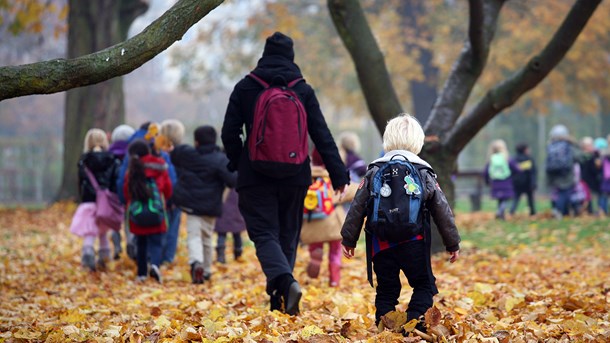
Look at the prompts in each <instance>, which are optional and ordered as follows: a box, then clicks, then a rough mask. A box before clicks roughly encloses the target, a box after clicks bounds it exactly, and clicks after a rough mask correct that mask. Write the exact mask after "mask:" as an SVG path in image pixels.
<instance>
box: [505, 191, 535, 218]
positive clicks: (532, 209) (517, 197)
mask: <svg viewBox="0 0 610 343" xmlns="http://www.w3.org/2000/svg"><path fill="white" fill-rule="evenodd" d="M522 194H525V196H526V197H527V206H528V207H529V208H530V215H534V214H536V203H535V202H534V191H533V190H524V189H515V197H514V198H513V205H512V207H511V208H510V214H515V211H517V206H519V200H520V199H521V195H522Z"/></svg>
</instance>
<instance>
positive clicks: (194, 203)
mask: <svg viewBox="0 0 610 343" xmlns="http://www.w3.org/2000/svg"><path fill="white" fill-rule="evenodd" d="M170 157H171V160H172V164H173V165H174V168H176V174H178V182H177V183H176V185H175V187H174V192H173V195H172V201H173V202H174V203H175V204H176V206H178V207H179V208H180V209H181V210H182V211H184V212H186V213H188V214H193V215H200V216H212V217H219V216H220V215H221V214H222V194H223V192H224V189H225V187H230V188H234V187H235V184H236V182H237V173H235V172H230V171H229V170H228V169H227V163H228V162H229V160H228V159H227V156H226V155H225V154H224V153H223V152H222V151H220V148H218V146H216V145H214V144H206V145H201V146H199V147H197V148H194V147H192V146H189V145H179V146H177V147H175V148H174V150H172V152H171V153H170Z"/></svg>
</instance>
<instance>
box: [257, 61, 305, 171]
mask: <svg viewBox="0 0 610 343" xmlns="http://www.w3.org/2000/svg"><path fill="white" fill-rule="evenodd" d="M248 76H249V77H250V78H252V79H254V80H255V81H256V82H258V83H259V84H260V85H261V86H263V88H264V89H263V90H262V91H261V93H260V94H259V95H258V98H257V99H256V106H255V107H254V116H253V119H252V131H251V132H250V137H249V138H248V152H249V154H250V161H251V163H252V168H253V169H254V170H256V171H258V172H260V173H263V174H265V175H268V176H271V177H274V178H284V177H288V176H293V175H295V174H297V173H298V172H299V171H300V170H301V168H302V167H303V164H304V163H305V161H306V160H307V157H308V154H309V144H308V140H307V112H306V111H305V107H304V106H303V104H302V103H301V100H300V99H299V96H298V95H297V94H296V93H295V92H294V91H293V89H292V88H293V87H294V86H295V85H296V84H297V83H299V82H300V81H302V80H303V78H297V79H295V80H292V81H291V82H289V83H288V85H286V86H281V85H275V84H273V85H269V84H268V83H267V82H265V81H264V80H263V79H261V78H260V77H258V76H256V75H254V74H253V73H250V74H248Z"/></svg>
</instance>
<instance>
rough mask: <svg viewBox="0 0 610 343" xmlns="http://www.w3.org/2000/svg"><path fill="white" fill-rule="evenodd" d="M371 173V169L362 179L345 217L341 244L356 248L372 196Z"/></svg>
mask: <svg viewBox="0 0 610 343" xmlns="http://www.w3.org/2000/svg"><path fill="white" fill-rule="evenodd" d="M371 174H372V172H371V171H369V172H368V173H367V175H366V176H365V177H364V178H363V179H362V181H360V184H359V185H358V190H357V191H356V195H354V200H352V203H351V205H350V208H349V211H348V212H347V216H346V217H345V222H344V223H343V227H342V228H341V236H342V237H343V240H342V242H341V244H343V245H345V246H346V247H352V248H354V247H356V244H357V243H358V238H359V237H360V231H362V225H363V224H364V218H365V217H366V210H367V203H368V199H369V196H370V194H369V185H368V184H369V180H370V175H371Z"/></svg>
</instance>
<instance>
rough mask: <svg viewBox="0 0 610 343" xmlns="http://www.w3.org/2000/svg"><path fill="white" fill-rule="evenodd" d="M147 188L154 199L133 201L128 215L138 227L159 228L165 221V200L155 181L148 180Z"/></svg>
mask: <svg viewBox="0 0 610 343" xmlns="http://www.w3.org/2000/svg"><path fill="white" fill-rule="evenodd" d="M146 186H147V187H148V189H149V190H150V194H152V197H150V198H147V199H142V200H133V201H132V202H131V203H130V204H129V208H128V211H127V212H128V215H129V218H130V219H131V221H132V222H133V223H134V224H136V225H137V226H141V227H152V226H159V225H161V223H163V221H165V219H166V217H165V200H164V199H163V195H162V194H161V193H160V192H159V189H158V188H157V183H156V182H155V180H154V179H151V178H147V179H146Z"/></svg>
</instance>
